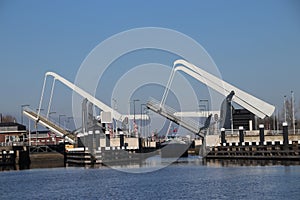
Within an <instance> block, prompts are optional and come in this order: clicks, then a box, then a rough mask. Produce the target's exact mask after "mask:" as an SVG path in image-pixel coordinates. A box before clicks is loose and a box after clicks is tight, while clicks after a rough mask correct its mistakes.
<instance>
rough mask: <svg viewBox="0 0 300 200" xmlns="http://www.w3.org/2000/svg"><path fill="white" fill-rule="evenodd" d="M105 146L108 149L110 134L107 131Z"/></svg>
mask: <svg viewBox="0 0 300 200" xmlns="http://www.w3.org/2000/svg"><path fill="white" fill-rule="evenodd" d="M105 144H106V145H105V146H106V147H110V133H109V131H105Z"/></svg>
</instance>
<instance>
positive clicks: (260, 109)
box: [167, 59, 275, 118]
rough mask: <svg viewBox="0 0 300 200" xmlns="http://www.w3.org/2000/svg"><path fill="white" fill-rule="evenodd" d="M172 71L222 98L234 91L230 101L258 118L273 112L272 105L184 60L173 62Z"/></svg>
mask: <svg viewBox="0 0 300 200" xmlns="http://www.w3.org/2000/svg"><path fill="white" fill-rule="evenodd" d="M173 70H174V72H176V71H183V72H184V73H186V74H188V75H190V76H192V77H193V78H195V79H197V80H198V81H200V82H202V83H204V84H205V85H207V86H209V87H210V88H212V89H214V90H215V91H217V92H219V93H221V94H223V95H224V96H226V95H228V94H229V93H230V92H231V91H234V92H235V95H234V97H233V99H232V100H233V101H234V102H235V103H237V104H239V105H240V106H242V107H244V108H245V109H247V110H249V111H250V112H252V113H253V114H255V115H256V116H258V117H260V118H265V117H266V116H271V115H272V114H273V112H274V110H275V107H274V106H273V105H271V104H269V103H267V102H264V101H262V100H260V99H258V98H256V97H254V96H252V95H250V94H248V93H246V92H244V91H242V90H240V89H238V88H237V87H235V86H233V85H231V84H229V83H227V82H225V81H223V80H221V79H220V78H218V77H216V76H214V75H212V74H210V73H208V72H206V71H204V70H202V69H200V68H199V67H197V66H195V65H193V64H191V63H189V62H187V61H185V60H181V59H180V60H176V61H175V62H174V68H173ZM171 76H172V75H171ZM167 89H168V88H167Z"/></svg>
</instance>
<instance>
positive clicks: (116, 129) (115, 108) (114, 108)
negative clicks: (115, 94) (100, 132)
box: [112, 98, 118, 135]
mask: <svg viewBox="0 0 300 200" xmlns="http://www.w3.org/2000/svg"><path fill="white" fill-rule="evenodd" d="M112 100H113V110H112V111H113V113H112V114H113V116H114V112H115V111H116V110H117V100H116V99H115V98H113V99H112ZM115 123H116V127H114V119H113V121H112V125H113V133H114V130H115V133H116V135H118V124H117V123H118V122H117V120H115Z"/></svg>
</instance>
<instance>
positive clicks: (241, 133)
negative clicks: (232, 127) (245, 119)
mask: <svg viewBox="0 0 300 200" xmlns="http://www.w3.org/2000/svg"><path fill="white" fill-rule="evenodd" d="M239 136H240V142H239V145H242V144H243V142H244V127H242V126H240V127H239Z"/></svg>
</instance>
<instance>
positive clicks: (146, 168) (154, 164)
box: [0, 155, 300, 173]
mask: <svg viewBox="0 0 300 200" xmlns="http://www.w3.org/2000/svg"><path fill="white" fill-rule="evenodd" d="M169 165H192V166H208V167H236V166H274V165H283V166H291V165H300V161H289V160H248V159H247V160H246V159H243V160H242V159H204V158H202V157H199V156H188V157H184V158H179V159H174V158H161V157H160V156H159V155H156V156H152V157H149V158H147V159H145V160H140V161H138V162H128V163H124V162H122V163H110V164H109V165H100V164H95V165H70V164H69V165H67V167H83V168H95V169H105V168H112V169H116V170H119V171H124V172H130V173H145V172H151V171H155V170H158V169H161V168H164V167H167V166H169ZM62 167H64V163H63V160H62V159H59V160H48V161H46V162H31V164H30V166H27V167H19V166H18V165H16V166H1V167H0V171H11V170H25V169H41V168H62Z"/></svg>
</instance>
